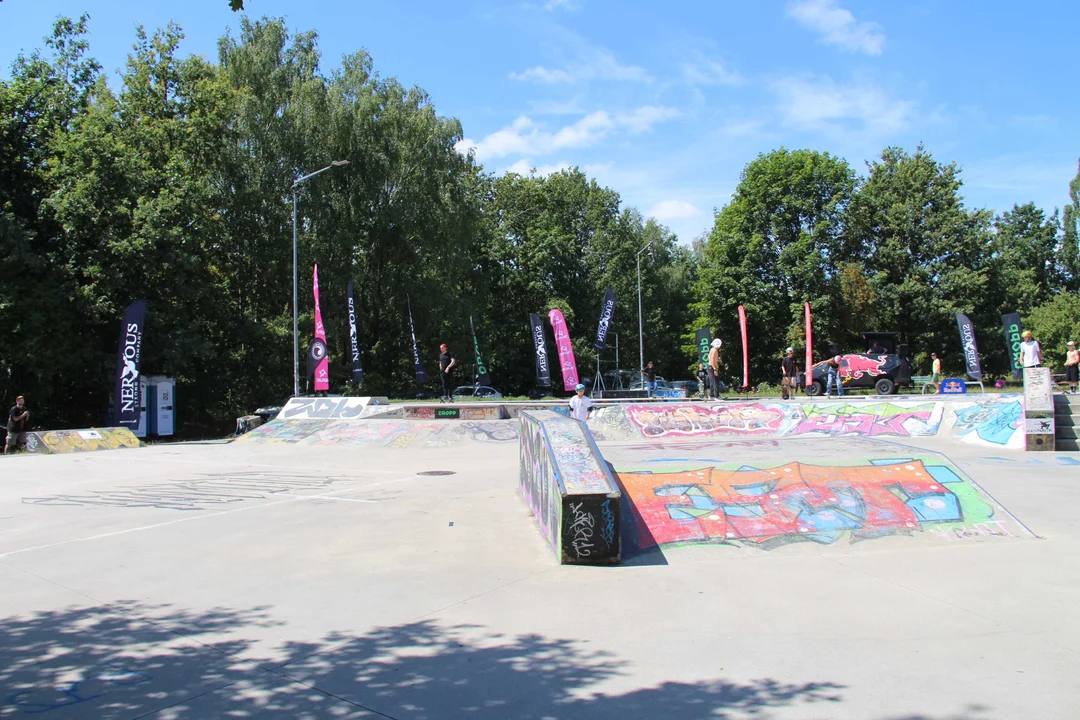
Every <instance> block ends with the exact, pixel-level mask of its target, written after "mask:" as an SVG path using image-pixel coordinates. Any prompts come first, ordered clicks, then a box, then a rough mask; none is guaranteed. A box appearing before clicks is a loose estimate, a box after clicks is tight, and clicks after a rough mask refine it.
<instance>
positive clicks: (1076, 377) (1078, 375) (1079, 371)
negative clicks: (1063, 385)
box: [1065, 365, 1080, 383]
mask: <svg viewBox="0 0 1080 720" xmlns="http://www.w3.org/2000/svg"><path fill="white" fill-rule="evenodd" d="M1078 381H1080V365H1069V366H1068V367H1067V368H1065V382H1072V383H1074V382H1078Z"/></svg>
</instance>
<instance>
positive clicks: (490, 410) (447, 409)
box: [405, 403, 504, 420]
mask: <svg viewBox="0 0 1080 720" xmlns="http://www.w3.org/2000/svg"><path fill="white" fill-rule="evenodd" d="M405 417H407V418H412V419H414V420H416V419H419V420H501V419H503V417H504V416H503V408H502V405H453V404H446V403H440V404H438V405H406V406H405Z"/></svg>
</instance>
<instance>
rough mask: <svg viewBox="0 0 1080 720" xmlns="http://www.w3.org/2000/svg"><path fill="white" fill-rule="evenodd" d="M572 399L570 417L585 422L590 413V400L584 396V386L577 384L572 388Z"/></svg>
mask: <svg viewBox="0 0 1080 720" xmlns="http://www.w3.org/2000/svg"><path fill="white" fill-rule="evenodd" d="M574 393H575V394H574V397H572V398H570V417H572V418H574V419H575V420H580V421H581V422H585V421H586V420H588V419H589V413H591V412H592V400H591V399H589V397H588V396H587V395H585V386H584V385H582V384H581V383H578V384H577V385H576V386H575V387H574Z"/></svg>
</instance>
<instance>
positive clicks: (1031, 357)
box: [1020, 330, 1042, 368]
mask: <svg viewBox="0 0 1080 720" xmlns="http://www.w3.org/2000/svg"><path fill="white" fill-rule="evenodd" d="M1021 337H1023V338H1024V342H1022V343H1020V364H1021V365H1023V366H1024V367H1026V368H1029V367H1039V366H1040V365H1042V346H1041V345H1039V342H1038V341H1037V340H1036V339H1035V336H1034V335H1032V334H1031V331H1030V330H1025V331H1024V332H1023V333H1022V334H1021Z"/></svg>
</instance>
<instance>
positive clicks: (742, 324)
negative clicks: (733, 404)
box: [739, 305, 750, 387]
mask: <svg viewBox="0 0 1080 720" xmlns="http://www.w3.org/2000/svg"><path fill="white" fill-rule="evenodd" d="M739 331H740V332H741V333H742V384H743V387H750V349H749V348H748V347H747V346H746V308H744V307H743V306H742V305H740V306H739Z"/></svg>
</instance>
